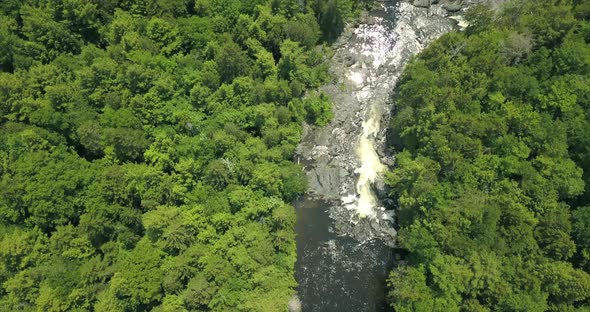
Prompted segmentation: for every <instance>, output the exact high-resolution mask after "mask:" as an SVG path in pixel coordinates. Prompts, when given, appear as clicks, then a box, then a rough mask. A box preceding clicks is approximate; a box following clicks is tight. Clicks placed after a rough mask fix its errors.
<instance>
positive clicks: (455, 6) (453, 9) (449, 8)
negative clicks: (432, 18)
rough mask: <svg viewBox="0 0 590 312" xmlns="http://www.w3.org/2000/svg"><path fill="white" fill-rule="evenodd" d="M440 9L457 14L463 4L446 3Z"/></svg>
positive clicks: (459, 2)
mask: <svg viewBox="0 0 590 312" xmlns="http://www.w3.org/2000/svg"><path fill="white" fill-rule="evenodd" d="M442 7H443V9H445V10H447V11H449V12H457V11H459V10H461V9H462V8H463V3H462V1H448V2H445V3H443V5H442Z"/></svg>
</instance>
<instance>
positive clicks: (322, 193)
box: [294, 0, 467, 312]
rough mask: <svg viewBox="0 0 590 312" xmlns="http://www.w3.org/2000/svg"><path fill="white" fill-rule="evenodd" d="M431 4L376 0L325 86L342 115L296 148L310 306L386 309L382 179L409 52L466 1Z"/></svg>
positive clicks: (304, 296)
mask: <svg viewBox="0 0 590 312" xmlns="http://www.w3.org/2000/svg"><path fill="white" fill-rule="evenodd" d="M418 1H421V0H414V2H415V4H416V2H418ZM453 1H454V2H453V3H455V4H456V3H457V0H453ZM433 2H437V4H434V5H429V4H431V3H433ZM465 2H467V1H465ZM426 3H427V5H425V6H426V7H418V6H414V5H412V4H410V3H407V2H395V1H389V2H378V3H377V4H376V6H375V9H373V10H372V11H370V12H368V13H367V14H366V15H365V16H363V17H362V18H361V19H360V21H359V23H358V24H357V25H355V26H350V27H349V28H348V29H347V30H346V31H345V32H344V34H343V35H342V36H341V37H340V39H339V40H338V41H337V42H336V44H335V46H334V48H335V55H334V56H333V58H332V59H331V67H330V68H331V71H332V73H333V75H334V76H335V77H337V81H336V82H334V83H333V84H331V85H327V86H325V87H323V91H324V92H325V93H327V94H328V95H330V96H331V97H332V99H333V100H334V119H333V120H332V122H331V123H330V124H329V125H328V126H326V127H324V128H320V129H314V128H306V131H305V135H304V138H303V141H302V143H301V144H300V146H299V147H298V152H297V160H298V161H299V162H301V163H302V164H303V165H304V166H305V170H306V174H307V176H308V180H309V192H308V194H307V195H306V196H304V197H303V198H301V199H299V200H298V201H296V202H295V203H294V205H295V209H296V211H297V225H296V232H297V249H298V251H297V263H296V268H295V269H296V273H295V277H296V279H297V281H298V283H299V287H298V296H299V299H300V301H301V304H302V310H303V311H304V312H311V311H322V312H330V311H338V312H347V311H351V312H364V311H371V312H372V311H388V304H387V303H386V302H385V298H386V292H387V290H386V285H385V281H386V278H387V275H388V273H389V271H390V270H391V268H392V266H393V265H394V259H393V250H392V247H393V246H395V237H396V232H395V230H394V227H393V222H394V221H393V220H394V218H395V216H394V213H393V210H387V209H386V208H385V206H388V203H387V202H386V200H385V199H384V195H385V194H384V193H385V190H384V184H383V181H382V177H383V173H384V172H385V171H386V170H387V168H388V167H390V166H392V165H393V157H392V156H391V155H387V153H385V152H384V150H385V148H384V143H385V130H386V129H385V128H386V126H387V124H388V122H389V115H390V112H391V105H392V103H391V100H390V99H391V96H392V91H393V89H394V86H395V84H396V82H397V80H398V78H399V76H400V74H401V71H402V70H403V66H404V65H405V64H406V63H407V61H408V60H409V59H410V57H411V56H413V55H415V54H416V53H418V52H419V51H420V50H422V49H423V48H424V47H425V45H427V44H428V43H429V42H430V41H432V40H433V39H435V38H437V37H439V36H440V35H442V34H443V33H445V32H448V31H450V30H452V29H453V28H455V27H456V25H457V21H456V20H454V19H453V18H452V17H449V16H450V15H453V14H455V13H451V12H455V11H457V10H459V9H461V5H459V6H458V7H457V6H456V5H455V6H454V7H450V6H449V3H450V2H448V1H446V2H445V1H444V0H441V2H440V3H439V1H434V0H429V1H426ZM459 3H461V1H459Z"/></svg>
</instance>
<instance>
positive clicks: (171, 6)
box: [0, 0, 362, 312]
mask: <svg viewBox="0 0 590 312" xmlns="http://www.w3.org/2000/svg"><path fill="white" fill-rule="evenodd" d="M361 4H362V3H361V2H357V1H352V0H330V1H323V0H313V1H312V0H310V1H289V0H272V1H271V0H252V1H241V0H156V1H127V0H107V1H103V0H91V1H82V0H26V1H13V0H8V1H1V2H0V307H2V309H6V310H9V311H97V312H98V311H109V312H112V311H150V310H151V311H280V310H286V308H287V302H288V300H289V298H290V297H291V295H292V294H293V293H294V287H295V286H296V282H295V280H294V278H293V267H294V262H295V241H294V229H293V228H294V222H295V216H294V211H293V208H292V207H291V206H290V205H289V204H288V202H290V201H291V200H292V199H294V198H295V197H296V196H298V195H300V194H302V193H303V192H304V191H305V189H306V178H305V175H304V173H303V172H302V168H301V167H299V166H298V165H296V164H294V163H293V162H292V156H293V153H294V151H295V148H296V146H297V144H298V143H299V141H300V139H301V133H302V122H303V121H308V122H310V123H315V124H317V125H323V124H325V123H326V122H327V121H329V119H330V118H331V109H330V105H329V100H328V99H327V98H326V97H325V96H324V95H322V94H318V93H310V94H311V95H310V96H309V97H305V98H304V97H303V95H304V94H306V93H307V92H306V91H307V90H311V89H314V88H316V87H318V86H320V85H321V84H323V83H325V82H326V81H327V80H328V79H329V76H328V74H327V71H326V66H327V65H326V64H325V62H324V55H325V53H326V49H328V48H327V46H326V45H323V43H325V42H326V40H331V39H333V38H334V36H335V35H337V33H338V31H339V30H341V29H342V25H343V23H344V20H345V19H346V18H349V17H351V16H353V15H354V14H356V13H355V12H356V11H357V10H358V8H359V6H360V5H361Z"/></svg>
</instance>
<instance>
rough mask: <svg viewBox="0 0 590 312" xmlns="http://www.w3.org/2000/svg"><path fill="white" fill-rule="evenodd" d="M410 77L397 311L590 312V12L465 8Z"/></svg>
mask: <svg viewBox="0 0 590 312" xmlns="http://www.w3.org/2000/svg"><path fill="white" fill-rule="evenodd" d="M466 18H467V20H468V22H469V26H468V27H467V29H466V30H465V31H464V32H461V33H458V32H454V33H449V34H446V35H444V36H442V37H441V38H440V39H438V40H437V41H435V42H434V43H432V44H431V45H430V46H429V47H428V48H426V49H425V50H424V51H423V52H422V53H421V54H420V55H419V56H418V57H416V58H415V59H414V60H413V61H411V62H410V64H408V66H407V67H406V69H405V72H404V74H403V77H402V78H401V80H400V84H399V86H398V88H397V89H396V93H397V94H396V99H397V101H396V108H395V109H396V112H395V114H394V115H393V119H392V122H391V130H392V131H391V132H392V133H393V139H392V142H393V144H392V148H393V149H394V151H395V153H396V160H397V161H396V163H397V166H396V167H395V168H394V169H393V170H392V171H391V172H390V173H389V174H388V176H387V183H388V185H389V187H390V188H391V192H390V197H391V198H392V199H393V200H395V202H396V203H397V206H398V208H397V209H398V210H397V222H398V225H399V230H398V237H399V242H400V247H401V248H402V249H403V250H404V252H405V253H406V256H405V259H404V262H403V263H401V264H400V265H399V266H398V267H397V268H395V269H394V270H393V271H392V273H391V275H390V279H389V285H390V294H389V300H390V302H391V306H392V307H393V308H394V309H395V311H398V312H403V311H560V312H561V311H588V310H589V309H590V275H589V274H588V273H589V272H590V234H589V233H590V206H589V201H588V200H589V199H590V153H589V150H588V146H590V2H588V1H580V0H569V1H530V0H523V1H512V2H508V3H506V4H505V5H504V8H503V10H501V11H500V12H495V11H493V10H491V9H489V8H488V7H485V6H476V7H473V8H471V10H470V11H469V12H468V13H467V15H466Z"/></svg>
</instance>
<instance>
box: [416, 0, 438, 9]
mask: <svg viewBox="0 0 590 312" xmlns="http://www.w3.org/2000/svg"><path fill="white" fill-rule="evenodd" d="M433 3H434V2H433V1H432V0H414V6H417V7H421V8H427V7H429V6H430V5H431V4H433Z"/></svg>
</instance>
